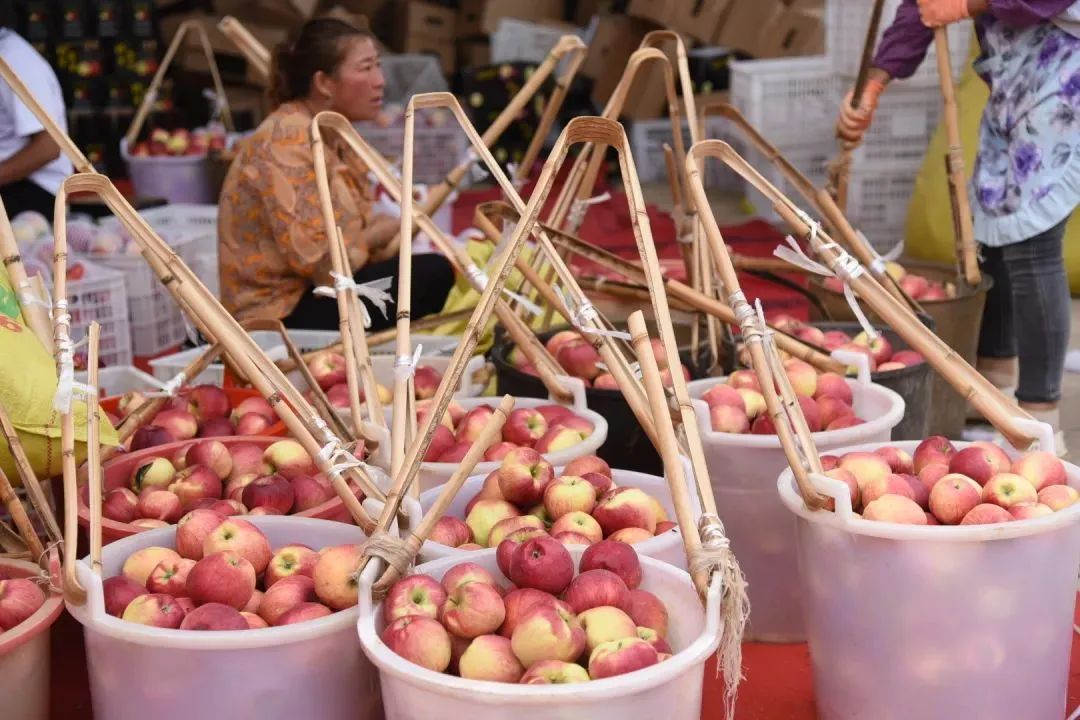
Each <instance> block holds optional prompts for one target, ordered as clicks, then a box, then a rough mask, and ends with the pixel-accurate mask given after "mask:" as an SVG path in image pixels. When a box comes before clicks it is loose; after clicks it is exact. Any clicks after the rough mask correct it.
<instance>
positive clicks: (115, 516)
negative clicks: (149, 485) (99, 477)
mask: <svg viewBox="0 0 1080 720" xmlns="http://www.w3.org/2000/svg"><path fill="white" fill-rule="evenodd" d="M138 502H139V497H138V496H137V495H136V494H135V493H133V492H131V491H130V490H128V489H127V488H123V487H122V488H115V489H113V490H110V491H109V492H107V493H105V496H104V497H103V498H102V500H101V514H102V515H104V516H105V517H106V518H108V519H109V520H113V521H114V522H120V523H129V522H131V521H132V520H134V519H135V514H136V505H137V504H138Z"/></svg>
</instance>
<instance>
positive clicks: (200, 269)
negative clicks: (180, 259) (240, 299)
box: [191, 250, 221, 298]
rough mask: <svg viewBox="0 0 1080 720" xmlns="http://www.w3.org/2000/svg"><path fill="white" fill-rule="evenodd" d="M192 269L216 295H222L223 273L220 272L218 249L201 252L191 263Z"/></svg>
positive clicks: (217, 296) (218, 296)
mask: <svg viewBox="0 0 1080 720" xmlns="http://www.w3.org/2000/svg"><path fill="white" fill-rule="evenodd" d="M191 271H192V272H193V273H195V276H196V277H198V278H199V280H201V281H202V284H203V285H205V286H206V289H207V290H209V291H210V292H211V293H213V295H214V297H216V298H220V297H221V275H220V273H219V272H218V254H217V250H214V251H213V252H204V253H199V254H198V255H197V256H196V257H195V259H194V260H193V261H192V263H191Z"/></svg>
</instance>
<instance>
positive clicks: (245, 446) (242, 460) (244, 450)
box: [229, 442, 273, 482]
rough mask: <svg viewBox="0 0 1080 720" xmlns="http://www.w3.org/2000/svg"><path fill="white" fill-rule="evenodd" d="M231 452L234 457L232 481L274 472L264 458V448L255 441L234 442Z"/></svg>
mask: <svg viewBox="0 0 1080 720" xmlns="http://www.w3.org/2000/svg"><path fill="white" fill-rule="evenodd" d="M229 454H230V455H232V459H233V466H232V470H231V471H230V472H229V481H230V482H232V481H234V480H236V479H237V478H241V477H246V476H249V475H254V476H255V477H262V476H263V475H269V474H270V473H271V472H273V471H272V469H271V468H270V465H269V463H267V462H266V461H265V460H263V448H262V447H261V446H259V445H256V444H255V443H250V442H238V443H233V444H232V445H230V446H229Z"/></svg>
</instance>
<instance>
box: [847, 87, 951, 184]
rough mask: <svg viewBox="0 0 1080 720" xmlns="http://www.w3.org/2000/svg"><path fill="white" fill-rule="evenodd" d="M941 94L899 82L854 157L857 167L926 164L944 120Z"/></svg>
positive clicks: (915, 167) (885, 96)
mask: <svg viewBox="0 0 1080 720" xmlns="http://www.w3.org/2000/svg"><path fill="white" fill-rule="evenodd" d="M941 111H942V102H941V91H940V90H938V88H937V87H933V86H931V87H925V86H924V87H920V86H911V85H905V84H903V83H898V84H896V85H890V86H889V89H888V90H886V91H885V92H884V93H883V94H882V95H881V104H880V105H879V106H878V109H877V111H876V112H875V113H874V122H873V124H872V125H871V126H870V129H869V130H867V132H866V136H865V137H864V139H863V143H862V144H861V145H860V146H859V147H858V149H857V150H856V151H855V153H854V154H853V158H854V161H855V164H856V166H874V167H879V166H881V167H887V168H900V167H903V168H913V174H914V172H917V171H918V169H919V167H920V165H921V164H922V160H923V156H924V155H926V148H927V146H928V145H929V144H930V136H932V135H933V134H934V130H935V129H937V126H938V121H939V120H940V118H941Z"/></svg>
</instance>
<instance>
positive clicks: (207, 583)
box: [187, 552, 265, 610]
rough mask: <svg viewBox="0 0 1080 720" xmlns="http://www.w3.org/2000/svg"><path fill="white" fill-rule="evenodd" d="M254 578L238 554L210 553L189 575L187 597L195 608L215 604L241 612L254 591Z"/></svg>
mask: <svg viewBox="0 0 1080 720" xmlns="http://www.w3.org/2000/svg"><path fill="white" fill-rule="evenodd" d="M255 575H256V573H255V568H254V567H252V565H251V563H250V562H248V561H247V560H246V559H245V558H243V557H242V556H240V555H238V554H237V553H234V552H213V553H209V554H207V555H205V556H203V558H202V560H199V561H197V562H196V563H195V565H194V567H192V568H191V569H190V571H189V572H188V576H187V595H188V596H189V597H190V598H191V599H192V601H194V603H195V604H196V605H204V604H206V603H212V602H216V603H222V604H224V605H229V606H230V607H234V608H236V609H237V610H240V609H242V608H243V607H244V606H245V605H247V603H248V601H249V600H251V595H252V593H254V591H255ZM263 604H265V602H264V603H263Z"/></svg>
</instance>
